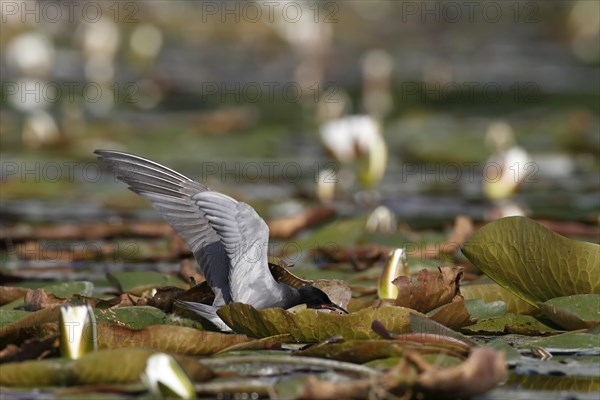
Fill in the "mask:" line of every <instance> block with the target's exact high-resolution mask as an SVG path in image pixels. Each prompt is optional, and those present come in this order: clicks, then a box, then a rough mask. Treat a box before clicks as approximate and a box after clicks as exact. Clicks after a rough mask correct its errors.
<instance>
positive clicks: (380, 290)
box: [377, 249, 408, 300]
mask: <svg viewBox="0 0 600 400" xmlns="http://www.w3.org/2000/svg"><path fill="white" fill-rule="evenodd" d="M400 275H405V276H408V263H407V260H406V250H405V249H396V250H394V251H393V252H392V254H391V255H390V257H389V258H388V260H387V262H386V263H385V267H384V268H383V271H381V276H380V277H379V283H378V284H377V296H379V298H380V299H382V300H384V299H386V300H395V299H396V297H398V288H397V287H396V285H394V284H393V283H392V281H393V280H394V279H396V278H397V277H398V276H400Z"/></svg>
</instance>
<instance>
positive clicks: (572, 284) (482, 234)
mask: <svg viewBox="0 0 600 400" xmlns="http://www.w3.org/2000/svg"><path fill="white" fill-rule="evenodd" d="M462 251H463V253H464V254H465V256H466V257H467V258H468V259H469V260H470V261H471V262H472V263H473V264H475V265H476V266H477V267H478V268H479V269H481V270H482V271H483V272H484V273H485V274H486V275H488V276H489V277H490V278H492V279H493V280H494V281H496V282H497V283H498V284H499V285H501V286H503V287H504V288H506V289H507V290H509V291H510V292H512V293H514V294H515V295H517V296H519V297H521V298H522V299H524V300H525V301H527V302H529V303H531V304H533V305H535V304H536V303H537V302H543V301H546V300H549V299H552V298H555V297H562V296H568V295H574V294H586V293H595V294H599V293H600V280H599V279H598V276H600V246H599V245H596V244H593V243H587V242H580V241H576V240H571V239H568V238H565V237H563V236H561V235H559V234H557V233H554V232H552V231H551V230H549V229H548V228H546V227H544V226H543V225H541V224H538V223H537V222H535V221H533V220H531V219H529V218H526V217H508V218H502V219H499V220H497V221H494V222H491V223H489V224H487V225H485V226H484V227H483V228H481V229H479V230H478V231H477V232H475V233H474V234H473V236H471V237H470V238H469V240H468V241H467V243H465V245H464V246H463V248H462Z"/></svg>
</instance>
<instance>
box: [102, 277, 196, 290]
mask: <svg viewBox="0 0 600 400" xmlns="http://www.w3.org/2000/svg"><path fill="white" fill-rule="evenodd" d="M106 278H107V279H108V281H109V282H110V283H111V284H112V285H114V286H115V287H116V288H117V289H118V290H119V291H120V292H121V293H131V294H133V295H135V296H141V295H142V294H143V293H144V292H146V291H149V290H152V289H154V288H157V287H161V286H177V287H180V288H183V289H188V288H189V285H188V284H187V283H185V282H184V281H183V280H182V279H181V278H178V277H177V276H174V275H170V274H161V273H160V272H114V273H113V272H109V273H107V274H106Z"/></svg>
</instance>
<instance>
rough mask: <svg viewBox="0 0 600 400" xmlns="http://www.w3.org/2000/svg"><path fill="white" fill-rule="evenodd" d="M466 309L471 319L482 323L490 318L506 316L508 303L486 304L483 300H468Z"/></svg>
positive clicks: (494, 302) (493, 302)
mask: <svg viewBox="0 0 600 400" xmlns="http://www.w3.org/2000/svg"><path fill="white" fill-rule="evenodd" d="M465 307H467V310H468V311H469V315H470V316H471V318H475V319H476V320H477V321H481V320H484V319H488V318H494V317H501V316H503V315H504V314H506V303H504V302H503V301H492V302H490V303H486V302H485V301H483V300H479V299H477V300H467V301H465Z"/></svg>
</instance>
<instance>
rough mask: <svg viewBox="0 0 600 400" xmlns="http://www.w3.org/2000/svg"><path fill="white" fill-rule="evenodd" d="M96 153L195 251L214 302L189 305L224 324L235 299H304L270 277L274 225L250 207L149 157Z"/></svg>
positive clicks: (285, 302) (256, 303) (259, 304)
mask: <svg viewBox="0 0 600 400" xmlns="http://www.w3.org/2000/svg"><path fill="white" fill-rule="evenodd" d="M95 153H96V154H98V155H99V156H100V157H99V158H100V159H101V160H103V161H104V162H106V163H107V164H108V165H109V166H110V167H111V169H113V170H114V172H115V174H116V176H117V178H119V179H120V180H122V181H123V182H125V183H126V184H127V185H129V189H131V190H132V191H134V192H136V193H138V194H139V195H140V196H142V197H143V198H145V199H146V200H148V201H149V202H150V204H152V206H153V207H154V208H155V209H156V210H157V211H158V212H159V213H160V214H161V215H162V216H163V217H164V218H165V219H166V220H167V221H168V222H169V224H170V225H171V226H172V227H173V229H175V231H176V232H177V233H178V234H179V235H181V237H182V238H183V239H184V240H185V241H186V243H187V244H188V246H189V247H190V250H191V251H192V252H193V253H194V257H195V258H196V261H197V262H198V265H199V266H200V269H201V271H202V273H203V274H204V276H205V277H206V281H207V282H208V284H209V286H210V287H211V288H212V289H213V291H214V292H215V300H214V302H213V305H212V306H207V305H203V304H198V303H187V302H184V304H185V305H186V306H187V307H188V308H190V309H193V310H194V311H196V312H197V313H199V314H201V315H203V316H204V317H206V318H208V319H210V320H211V321H213V323H216V324H217V325H219V324H218V322H219V321H220V319H219V318H218V316H217V315H216V310H217V309H218V308H219V307H221V306H223V305H225V304H229V303H231V302H241V303H246V304H250V305H252V306H253V307H255V308H258V309H261V308H269V307H281V308H288V307H292V306H294V305H296V304H299V303H300V294H299V292H298V290H296V289H294V288H292V287H290V286H288V285H285V284H281V283H279V282H277V281H275V279H274V278H273V276H272V275H271V272H270V271H269V267H268V263H267V249H268V241H269V228H268V227H267V224H266V223H265V221H264V220H263V219H262V218H261V217H260V216H259V215H258V214H257V213H256V211H255V210H254V209H253V208H252V207H251V206H249V205H248V204H246V203H243V202H240V201H237V200H235V199H233V198H231V197H229V196H226V195H224V194H222V193H218V192H215V191H213V190H211V189H210V188H208V187H207V186H205V185H203V184H201V183H198V182H195V181H193V180H191V179H190V178H188V177H186V176H184V175H182V174H180V173H178V172H176V171H173V170H171V169H169V168H167V167H164V166H162V165H160V164H158V163H155V162H153V161H150V160H147V159H145V158H142V157H138V156H135V155H132V154H128V153H123V152H118V151H112V150H97V151H96V152H95ZM215 318H216V319H218V321H217V320H216V319H215ZM220 323H221V324H222V325H221V326H220V328H221V329H223V330H225V328H226V326H225V325H224V324H223V323H222V321H221V322H220Z"/></svg>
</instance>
